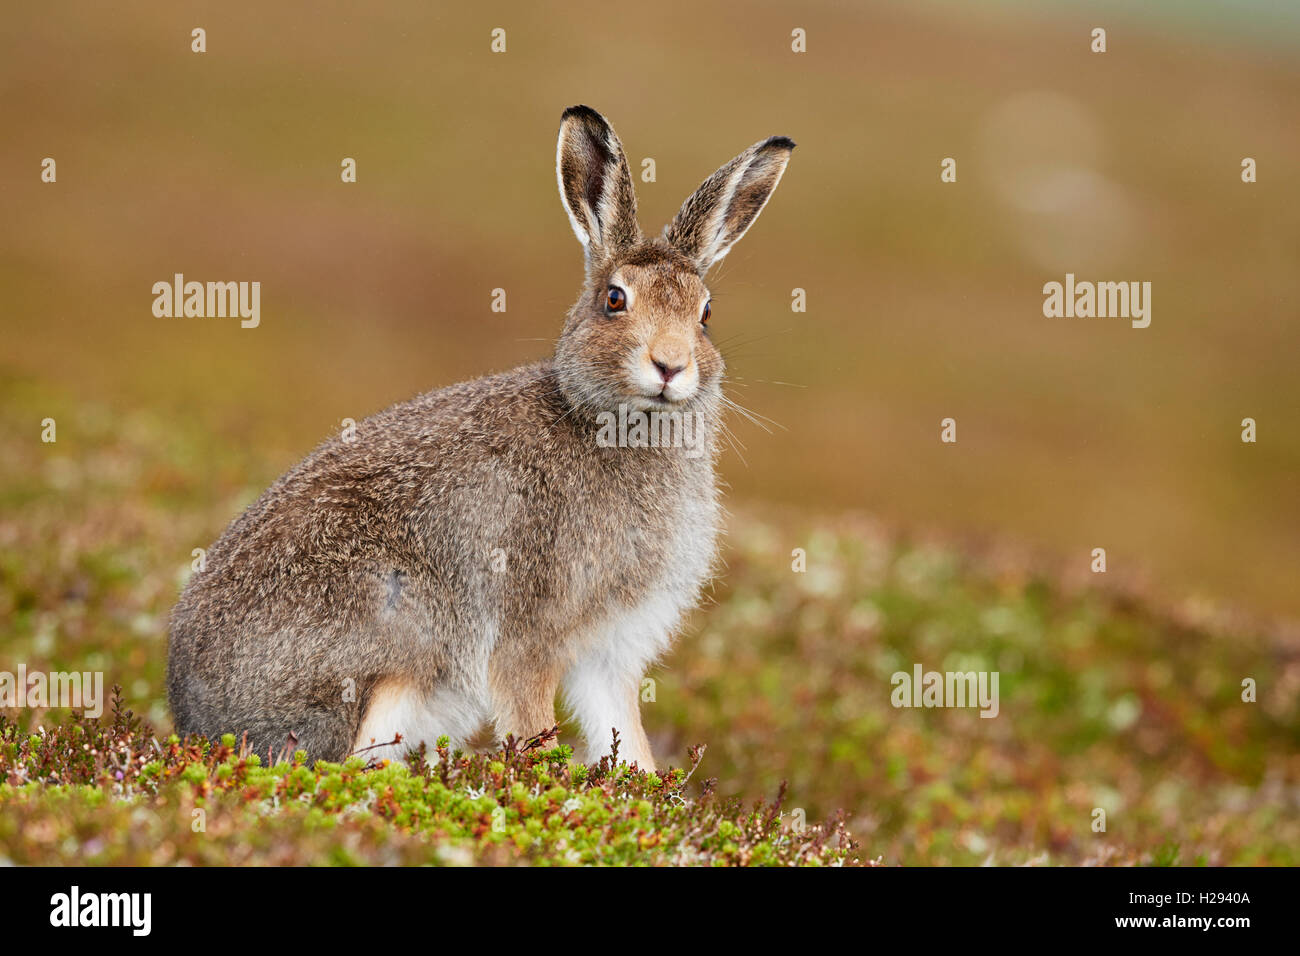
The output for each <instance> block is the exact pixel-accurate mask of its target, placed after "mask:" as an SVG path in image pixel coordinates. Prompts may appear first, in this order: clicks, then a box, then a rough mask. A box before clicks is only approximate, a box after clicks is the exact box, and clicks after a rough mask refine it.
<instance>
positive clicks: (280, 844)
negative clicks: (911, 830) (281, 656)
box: [0, 701, 851, 866]
mask: <svg viewBox="0 0 1300 956" xmlns="http://www.w3.org/2000/svg"><path fill="white" fill-rule="evenodd" d="M546 742H547V738H546V737H540V736H539V737H538V738H534V739H532V740H529V741H524V742H522V743H517V742H516V741H514V740H508V741H506V743H505V746H504V747H503V748H502V749H501V750H500V751H497V752H494V753H478V754H472V755H467V754H464V753H461V752H460V751H456V752H455V753H452V752H449V751H448V749H447V746H446V744H447V741H446V740H445V739H444V740H440V741H439V742H438V747H437V752H436V754H427V753H426V752H424V750H423V749H422V750H421V751H420V752H418V753H413V754H412V756H411V759H410V765H409V766H407V765H406V764H402V763H391V762H390V761H388V760H383V761H380V762H378V763H377V764H375V763H371V764H367V761H366V760H365V758H364V757H361V756H354V757H351V758H349V759H348V760H347V761H346V762H344V763H342V764H337V763H328V762H326V761H318V762H316V763H315V764H314V765H311V766H308V765H307V763H306V762H305V758H306V755H305V754H304V753H303V752H302V751H298V752H297V753H295V754H293V755H292V757H288V755H285V756H286V758H287V759H285V760H283V761H281V762H279V763H277V764H275V765H274V766H272V767H265V766H263V762H262V760H261V759H260V758H259V757H258V756H257V755H256V754H249V753H245V752H243V751H242V750H240V749H238V748H237V747H236V745H235V739H234V737H233V735H227V736H226V737H225V738H223V739H222V740H221V741H219V742H217V743H215V744H210V743H209V742H208V741H206V740H199V741H187V742H182V741H181V739H180V738H179V737H177V736H175V735H172V736H170V737H168V738H167V739H166V741H164V742H161V743H160V742H159V741H158V739H157V738H156V737H152V736H151V735H150V733H149V731H148V730H147V729H142V727H141V726H140V721H139V720H138V719H137V718H135V717H133V716H132V715H131V714H130V713H129V711H125V710H123V709H122V707H121V706H120V701H118V702H116V706H115V707H114V713H113V718H112V720H111V721H101V720H96V719H81V720H70V721H68V722H67V723H65V724H62V725H59V726H57V727H54V728H52V729H48V730H42V731H41V732H38V733H25V732H23V731H21V730H20V729H19V728H18V727H17V725H16V724H13V723H11V722H8V721H4V720H2V719H0V777H3V778H4V779H5V780H6V782H4V783H0V806H2V807H3V809H4V813H3V814H0V847H3V848H4V852H5V854H6V855H7V857H8V860H9V862H13V863H21V864H54V863H60V864H74V863H80V864H85V863H89V864H128V865H136V866H158V865H169V864H178V863H184V864H192V865H197V864H221V865H233V864H239V865H249V864H275V865H303V864H307V865H318V864H335V865H362V864H425V863H427V864H444V865H465V864H475V863H491V864H501V865H505V864H515V863H533V864H542V865H584V864H604V865H652V866H653V865H687V864H689V865H701V866H736V865H739V866H794V865H804V866H819V865H839V864H842V863H843V862H844V861H845V860H846V859H848V858H849V853H850V850H851V841H849V839H848V838H847V835H846V834H845V833H844V829H843V826H842V824H841V823H840V822H839V821H835V822H834V823H832V824H831V825H830V826H827V827H806V828H805V827H801V826H798V825H795V826H792V825H791V821H789V820H787V819H786V818H785V815H784V814H783V813H782V812H781V807H780V801H779V799H778V800H777V801H774V802H772V803H764V802H759V803H757V804H755V805H754V806H753V807H751V808H749V809H745V808H743V807H741V806H740V804H739V802H738V801H722V800H718V799H717V798H715V797H714V796H713V795H712V793H711V789H712V788H711V787H710V786H708V785H707V784H706V786H705V792H704V794H703V796H701V797H700V798H699V799H690V798H688V797H686V796H685V795H684V794H683V787H684V785H685V783H686V781H687V779H688V778H689V776H690V773H688V772H687V771H682V770H674V771H670V772H668V773H666V774H664V775H663V776H659V775H657V774H653V773H643V772H639V771H634V770H632V769H630V768H629V767H627V765H626V764H623V765H619V764H617V763H616V762H615V761H614V760H611V759H610V758H604V759H602V760H601V762H600V763H598V764H595V765H592V766H586V765H583V764H575V763H573V762H571V759H570V758H571V751H570V749H569V748H568V747H564V746H559V747H554V748H550V749H547V748H546V746H545V744H546ZM699 753H700V751H699V750H696V751H695V752H694V753H693V754H692V757H693V761H694V765H698V757H699ZM692 769H694V766H693V767H692Z"/></svg>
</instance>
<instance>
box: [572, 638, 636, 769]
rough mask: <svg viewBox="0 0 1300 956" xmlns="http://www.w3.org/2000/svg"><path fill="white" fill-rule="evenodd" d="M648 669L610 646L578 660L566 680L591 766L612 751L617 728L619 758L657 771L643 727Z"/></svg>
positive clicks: (591, 652)
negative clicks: (644, 681)
mask: <svg viewBox="0 0 1300 956" xmlns="http://www.w3.org/2000/svg"><path fill="white" fill-rule="evenodd" d="M645 665H646V661H645V660H644V659H633V660H620V656H619V655H618V654H616V653H611V649H610V648H609V647H597V648H593V649H592V650H591V651H589V652H587V654H585V655H584V656H583V657H581V658H579V660H578V661H577V663H575V664H574V665H573V667H571V668H570V669H569V672H568V673H567V674H566V675H565V676H564V699H565V702H566V703H567V704H568V705H569V707H570V708H571V709H572V710H573V714H574V716H575V717H576V718H577V720H578V724H579V725H580V726H581V727H582V736H583V739H584V740H585V741H586V744H587V751H586V755H585V759H586V760H587V761H588V762H592V761H595V760H599V759H600V758H601V757H603V756H605V755H606V754H608V753H609V752H610V749H611V744H612V742H613V735H612V734H611V731H612V730H617V731H618V741H619V742H618V758H619V760H620V761H623V762H626V763H634V764H636V765H637V766H638V767H639V768H640V769H642V770H654V768H655V763H654V757H653V756H652V755H651V753H650V741H649V740H647V739H646V735H645V730H643V729H642V727H641V700H640V694H641V675H642V673H643V672H644V670H645Z"/></svg>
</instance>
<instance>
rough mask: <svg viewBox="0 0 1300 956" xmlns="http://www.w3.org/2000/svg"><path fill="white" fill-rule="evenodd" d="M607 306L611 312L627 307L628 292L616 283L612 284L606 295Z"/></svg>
mask: <svg viewBox="0 0 1300 956" xmlns="http://www.w3.org/2000/svg"><path fill="white" fill-rule="evenodd" d="M605 308H607V309H609V311H611V312H622V311H623V310H624V309H626V308H627V293H626V292H624V291H623V290H622V289H620V288H619V287H618V286H616V285H612V286H610V287H609V292H608V293H606V295H605Z"/></svg>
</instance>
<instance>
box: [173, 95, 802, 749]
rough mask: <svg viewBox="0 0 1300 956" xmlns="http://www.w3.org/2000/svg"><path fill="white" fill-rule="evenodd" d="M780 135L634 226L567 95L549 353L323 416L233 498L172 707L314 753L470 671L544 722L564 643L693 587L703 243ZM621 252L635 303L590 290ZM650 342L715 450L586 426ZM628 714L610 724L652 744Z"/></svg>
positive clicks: (699, 523)
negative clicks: (557, 313) (618, 306)
mask: <svg viewBox="0 0 1300 956" xmlns="http://www.w3.org/2000/svg"><path fill="white" fill-rule="evenodd" d="M773 144H778V145H773ZM780 144H787V145H780ZM791 146H793V144H790V143H789V141H785V140H775V139H773V140H767V141H766V142H765V143H762V144H759V145H758V146H755V147H752V148H751V149H750V150H748V151H746V153H742V154H741V157H738V158H737V160H735V161H733V163H731V164H729V165H728V166H726V167H723V170H720V171H719V173H718V174H715V176H714V177H711V178H710V180H708V181H706V183H705V185H704V186H703V187H701V189H705V188H706V187H707V189H708V195H706V196H703V197H701V196H700V195H699V194H698V193H697V194H696V196H694V197H692V198H691V199H690V200H688V201H687V203H686V205H685V206H683V208H682V211H681V213H679V214H678V216H677V218H676V219H675V220H674V222H673V225H672V226H671V227H670V228H669V229H668V230H667V231H666V233H665V238H663V239H652V240H644V239H643V238H642V237H641V233H640V230H639V228H638V227H637V226H636V218H635V196H634V195H633V192H632V184H631V176H630V173H629V172H628V168H627V163H626V160H625V159H624V156H623V151H622V146H621V144H620V143H619V141H618V138H617V136H615V134H614V132H613V130H612V129H611V128H610V127H609V125H608V124H607V123H606V122H605V121H604V119H603V118H601V117H600V116H599V114H597V113H595V111H593V110H589V109H588V108H586V107H575V108H573V109H570V110H568V111H566V113H565V114H564V118H563V120H562V123H561V131H560V146H559V149H558V151H557V152H558V161H557V165H558V168H559V177H560V186H561V195H562V198H563V199H564V202H565V205H566V208H567V209H568V210H569V212H570V214H571V216H572V218H573V221H574V225H575V231H576V232H578V234H579V238H580V239H582V238H583V233H584V232H585V234H586V239H587V241H586V242H585V243H584V245H585V246H586V250H587V267H588V268H587V279H586V284H585V287H584V289H583V291H582V293H581V294H580V296H579V298H578V301H577V302H576V303H575V305H574V306H573V308H572V309H571V310H570V312H569V315H568V318H567V321H566V322H565V324H564V329H563V332H562V333H561V335H560V338H559V341H558V343H557V345H556V350H555V354H554V357H553V358H552V359H550V360H547V361H542V362H538V363H535V364H533V365H528V366H525V367H523V368H518V369H515V370H513V371H509V372H505V373H502V374H498V375H493V376H490V377H487V378H481V379H477V380H474V381H471V382H465V383H462V384H459V385H454V386H451V387H449V388H444V389H441V390H438V391H434V392H429V393H427V394H425V395H421V396H420V397H418V398H415V399H413V400H411V401H409V402H405V403H402V404H400V405H395V406H393V407H392V408H389V409H387V410H386V411H383V412H380V413H379V414H377V415H374V416H372V417H370V418H368V419H366V420H365V421H363V422H362V423H361V424H360V425H358V426H357V430H356V435H355V441H352V442H345V441H344V440H343V438H342V437H341V436H336V437H334V438H331V439H329V440H328V441H326V442H325V443H324V444H322V445H321V446H320V447H318V448H317V449H316V450H315V451H314V452H312V453H311V454H310V455H309V456H308V457H307V458H306V459H304V460H303V461H302V462H301V463H299V464H298V465H297V466H295V467H294V468H293V469H291V470H290V471H289V472H288V473H287V474H285V475H284V476H283V477H281V478H280V479H279V480H278V481H276V482H275V483H274V484H273V485H272V486H271V487H270V488H269V489H268V490H267V491H266V492H265V493H264V494H263V495H262V496H261V498H259V499H258V501H257V502H256V503H255V504H253V505H252V506H251V507H250V508H249V509H248V510H247V511H246V512H244V514H243V515H241V516H240V517H239V518H238V519H236V520H235V521H234V522H233V523H232V524H231V525H230V527H229V528H228V529H227V530H226V532H225V533H224V534H223V535H222V536H221V538H220V539H219V540H218V541H217V543H216V544H214V545H213V546H212V548H211V549H210V550H209V552H208V555H207V566H206V570H204V571H202V572H200V573H197V574H196V575H195V576H194V577H193V579H192V580H191V581H190V583H189V584H188V586H187V587H186V588H185V590H184V593H183V594H182V595H181V598H180V601H179V603H178V604H177V606H176V609H175V611H174V612H173V615H172V621H171V634H170V654H169V659H168V696H169V699H170V702H171V706H172V711H173V714H174V716H175V720H176V726H177V729H178V730H180V731H181V732H183V733H189V732H198V733H203V734H207V735H209V736H214V735H218V734H220V733H223V732H233V733H235V734H244V733H247V735H248V740H249V742H250V744H251V745H252V746H253V747H254V748H255V749H256V750H257V751H258V752H260V753H266V751H267V750H268V748H270V749H272V750H275V751H277V752H278V750H279V748H280V747H281V746H283V745H284V743H285V741H286V739H287V738H288V737H289V735H290V734H293V735H294V736H295V737H296V738H297V740H298V746H300V747H302V748H304V749H306V750H307V751H308V753H309V754H310V755H311V756H312V757H320V758H328V759H340V758H342V757H343V756H345V755H346V754H347V753H349V752H350V751H351V750H353V748H354V746H355V745H356V744H357V743H358V741H357V734H358V732H359V730H360V728H361V726H362V721H363V719H364V718H365V716H366V713H367V710H368V708H369V707H370V705H371V703H372V700H375V699H377V698H376V695H377V694H380V695H382V697H383V699H384V700H386V701H387V700H390V699H392V698H393V697H394V695H395V694H396V693H397V691H398V690H399V689H404V690H406V691H409V692H412V693H415V694H427V695H433V694H435V693H436V692H439V691H440V690H446V689H448V688H450V689H452V690H457V689H463V690H464V693H465V694H466V695H467V699H469V698H470V697H472V696H473V694H474V693H477V692H478V691H477V688H478V682H479V681H481V680H482V679H483V678H484V676H485V679H486V684H487V688H486V689H487V693H488V695H489V696H490V711H491V715H492V717H493V719H494V721H495V725H496V729H497V732H498V733H499V734H505V733H507V732H513V733H516V734H520V735H523V734H533V733H536V732H538V731H539V730H542V729H546V728H549V727H550V726H551V725H552V724H553V723H554V710H553V701H554V698H555V694H556V690H557V688H558V687H559V686H560V685H561V683H562V681H563V680H564V677H565V674H566V673H568V672H569V671H570V670H571V668H573V667H574V665H575V662H578V661H581V660H583V659H584V658H585V657H589V656H590V655H592V654H600V653H602V648H601V646H600V641H601V640H602V636H601V635H602V634H603V633H605V632H604V631H603V630H602V628H604V629H608V627H609V626H610V621H611V620H615V619H617V616H618V615H619V614H621V613H623V612H632V611H633V610H634V609H636V608H638V607H641V606H643V605H644V602H645V601H646V600H647V595H651V594H660V595H662V594H668V595H672V596H675V597H674V598H673V600H672V601H671V602H669V603H670V604H671V605H672V607H673V608H676V607H677V604H678V603H680V606H681V608H683V609H684V608H685V607H688V606H689V605H690V604H691V603H692V602H694V601H695V600H696V599H697V595H698V591H699V588H700V586H701V585H702V584H703V581H704V580H705V578H706V576H707V573H708V566H709V562H710V560H711V558H712V554H713V540H714V535H715V533H716V518H717V492H716V486H715V480H714V474H713V459H714V454H715V452H716V422H717V416H718V415H719V414H720V412H721V380H722V374H723V362H722V358H721V356H720V355H719V354H718V352H717V350H716V349H715V348H714V347H713V345H712V344H711V343H710V342H709V339H708V335H707V332H706V330H705V329H703V328H702V327H701V326H700V321H699V319H700V309H701V307H702V304H703V303H704V302H705V301H707V296H708V292H707V289H706V288H705V286H704V283H703V279H702V276H703V274H704V272H705V271H707V269H708V266H709V265H711V263H712V260H710V261H705V260H704V258H702V257H703V256H705V255H707V252H708V250H709V249H711V248H712V249H714V250H715V251H716V249H717V248H719V247H720V244H721V243H725V245H726V247H728V248H729V246H730V243H731V242H734V241H735V239H736V238H739V234H740V233H743V231H744V230H745V229H747V228H748V227H749V225H750V224H751V223H752V221H753V219H754V217H755V216H757V214H758V211H759V210H761V208H762V205H763V202H765V201H766V195H767V192H770V190H771V189H772V188H774V187H775V185H776V181H777V180H778V179H779V177H780V170H779V169H777V168H776V167H777V165H778V163H777V161H776V158H775V157H776V154H777V153H779V154H780V156H781V157H783V158H782V159H781V161H780V163H779V166H780V168H782V169H783V168H784V160H785V159H788V157H789V148H790V147H791ZM756 150H757V151H758V153H757V154H756V155H757V157H758V159H759V160H761V161H760V162H757V163H756V162H755V161H753V160H754V157H753V156H751V154H755V151H756ZM746 156H751V161H747V162H745V163H741V160H742V159H743V158H744V157H746ZM738 164H739V165H738ZM728 169H731V170H732V172H731V173H730V174H728V176H734V174H735V173H736V172H737V170H752V172H743V175H742V179H741V181H740V182H739V184H738V186H737V188H734V189H732V195H733V197H734V202H735V203H738V204H739V205H737V206H736V208H730V207H727V208H724V207H721V206H719V205H717V204H718V203H719V202H721V201H722V199H723V198H724V193H725V192H726V190H727V188H728V183H729V181H730V180H729V179H728V178H727V177H723V179H722V180H721V181H720V182H719V183H715V182H714V180H716V179H717V178H718V176H721V175H722V174H723V172H725V171H726V170H728ZM765 190H766V191H765ZM711 230H712V231H711ZM719 231H720V232H721V233H722V235H721V238H719V236H718V235H717V233H718V232H719ZM722 254H725V248H724V249H723V250H722ZM718 257H720V256H715V258H718ZM615 275H617V276H618V278H619V280H620V281H621V282H623V283H625V285H626V287H627V289H628V294H629V296H630V297H631V300H632V302H633V307H632V308H631V309H629V310H628V312H627V313H626V314H624V315H620V316H610V315H607V314H606V312H605V309H604V303H605V299H606V296H607V288H608V285H609V283H610V281H611V277H613V276H615ZM660 359H665V360H666V362H667V363H668V364H672V365H673V366H674V367H676V365H677V364H682V363H686V365H687V366H688V367H689V368H691V369H694V370H695V371H697V372H698V376H699V385H698V389H697V390H696V391H695V392H694V394H692V395H691V396H690V397H689V398H688V399H685V400H683V401H681V402H680V403H674V407H675V408H680V409H690V410H694V411H696V412H697V413H698V414H701V415H702V416H703V417H704V421H705V422H706V423H707V428H706V434H707V453H706V454H704V455H703V456H701V457H698V458H690V457H688V456H686V455H684V454H682V453H681V449H672V448H668V449H663V448H618V447H615V448H604V447H598V444H597V442H596V440H595V436H596V432H597V427H598V425H597V420H596V416H597V414H598V413H599V412H601V411H605V410H610V409H614V408H617V406H618V405H619V404H620V403H626V402H628V401H640V402H649V403H652V404H653V403H655V402H662V401H663V399H662V397H660V398H654V397H649V398H647V397H645V396H644V395H641V394H637V393H636V392H635V390H633V389H632V388H631V386H630V385H629V380H628V375H629V371H628V369H629V368H630V367H638V368H639V367H641V365H644V364H645V363H646V362H647V361H658V360H660ZM637 363H641V364H640V365H638V364H637ZM665 394H667V392H666V391H665ZM497 549H500V550H501V551H504V554H505V560H506V567H505V569H504V570H498V569H496V568H495V567H494V560H496V557H495V556H496V555H497V554H498V553H499V552H498V550H497ZM674 625H675V621H672V622H669V623H668V624H667V625H666V628H667V629H668V630H671V628H672V626H674ZM667 636H668V635H667V634H665V635H664V637H665V641H666V639H667ZM611 653H612V652H611ZM640 666H642V667H643V666H644V663H641V665H640ZM483 670H485V671H486V674H485V675H484V674H482V673H480V672H481V671H483ZM639 677H640V675H639V673H637V674H629V675H627V679H628V681H629V683H628V684H627V686H628V687H634V686H635V684H636V682H637V681H639ZM621 682H622V677H620V686H622V683H621ZM632 693H633V694H634V693H635V692H634V691H632ZM349 697H350V698H351V699H349ZM632 705H633V707H634V706H635V698H634V697H633V698H632ZM632 723H634V724H635V726H631V725H629V726H628V727H626V728H624V732H625V733H626V734H627V735H630V736H631V738H632V740H633V749H634V750H636V751H638V753H636V754H635V756H636V757H638V758H639V759H640V760H641V762H642V763H643V765H645V764H648V763H649V761H650V755H649V751H648V745H647V744H646V743H645V738H644V733H643V732H642V731H641V728H640V724H639V720H636V719H633V720H632ZM597 731H598V732H602V733H603V731H599V728H597ZM412 742H414V741H412Z"/></svg>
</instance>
